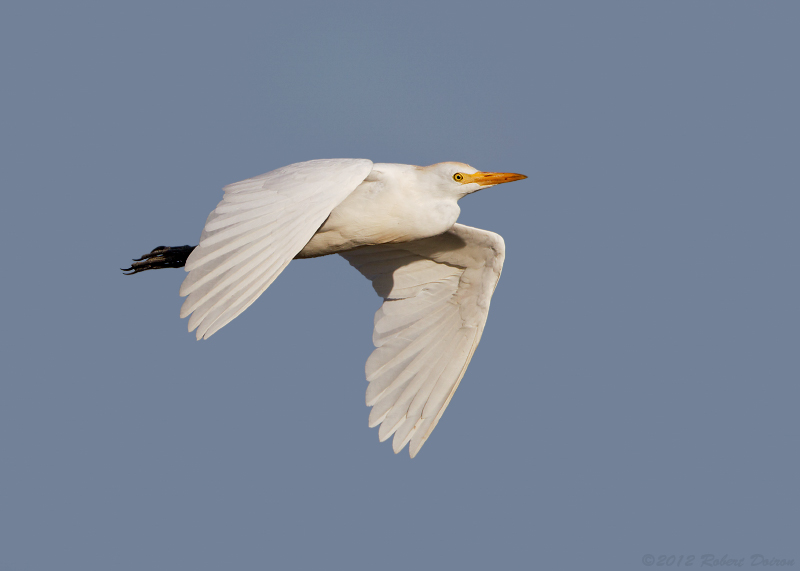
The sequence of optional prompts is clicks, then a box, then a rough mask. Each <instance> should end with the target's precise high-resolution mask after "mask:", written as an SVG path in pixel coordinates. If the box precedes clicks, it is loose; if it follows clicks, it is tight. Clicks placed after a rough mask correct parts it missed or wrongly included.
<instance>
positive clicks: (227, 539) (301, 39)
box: [0, 0, 800, 571]
mask: <svg viewBox="0 0 800 571" xmlns="http://www.w3.org/2000/svg"><path fill="white" fill-rule="evenodd" d="M274 4H276V3H268V2H258V3H256V2H253V3H239V2H226V3H216V4H210V3H206V2H192V3H189V2H183V3H179V2H149V1H144V2H136V3H131V2H129V3H100V2H68V3H64V2H58V3H56V2H42V3H31V2H26V3H22V2H15V3H8V2H7V3H4V5H3V8H1V9H0V61H2V70H3V71H2V83H3V87H2V107H1V109H2V125H0V145H2V146H1V147H0V151H2V164H3V167H2V169H0V181H2V187H1V188H2V192H3V196H4V205H5V206H4V214H5V215H4V216H3V219H4V220H3V224H2V225H0V231H2V235H3V243H4V244H5V249H4V253H3V280H2V284H3V285H2V291H3V298H4V299H5V301H6V303H5V306H4V311H3V314H4V319H3V322H4V327H3V328H2V333H0V335H2V347H3V350H2V353H3V365H2V369H3V375H2V377H3V380H2V383H0V461H1V462H2V465H1V466H0V474H1V478H2V481H1V482H0V569H3V570H6V569H8V570H9V571H18V570H20V571H21V570H37V571H38V570H51V569H59V570H73V569H75V570H82V571H88V570H102V571H109V570H137V571H138V570H141V569H148V570H151V571H157V570H161V569H163V570H175V569H192V570H194V571H204V570H218V569H265V568H275V569H329V568H341V569H344V568H347V569H376V568H380V569H382V570H393V569H408V568H417V569H431V568H447V569H489V568H494V569H512V568H513V569H539V568H542V569H559V568H560V569H644V568H645V565H644V563H643V557H644V556H645V555H647V554H651V555H653V556H654V557H658V556H659V555H667V556H668V555H676V557H677V556H680V555H684V556H685V557H688V556H691V555H693V556H695V557H696V558H697V559H696V560H695V564H694V566H695V567H699V565H700V559H699V558H700V557H701V556H702V555H704V554H713V555H715V556H716V557H718V558H719V557H722V556H723V555H727V556H728V557H729V558H739V557H745V558H746V561H745V565H749V563H750V559H749V558H750V557H751V555H754V554H757V553H760V554H763V555H765V556H767V557H778V558H787V559H788V558H794V559H795V562H796V563H795V565H800V543H798V541H797V538H798V537H800V516H799V515H798V514H800V509H798V508H800V494H799V493H798V485H797V482H800V461H799V460H798V439H799V438H800V421H799V420H798V403H799V402H800V388H798V381H800V356H799V355H800V351H799V350H798V349H800V347H799V342H800V328H798V323H799V322H800V303H798V292H800V270H799V269H798V244H800V229H799V228H798V223H797V219H798V214H799V213H800V171H799V170H798V159H799V158H800V137H799V136H798V133H800V109H799V108H798V101H800V76H798V72H797V70H798V67H797V65H798V64H797V58H798V54H799V53H800V34H798V25H800V4H797V3H796V2H768V3H766V2H739V1H732V0H730V1H724V2H712V1H709V2H638V1H627V2H618V1H609V2H595V1H585V2H555V1H553V2H506V1H494V2H485V3H475V2H461V3H456V2H425V3H422V2H404V3H393V4H392V3H374V2H362V3H355V2H345V3H339V4H337V3H329V2H318V3H303V2H295V3H291V5H289V4H290V3H284V4H285V5H284V6H275V5H274ZM326 157H364V158H369V159H372V160H373V161H376V162H378V161H380V162H401V163H412V164H421V165H427V164H431V163H436V162H440V161H445V160H456V161H462V162H467V163H470V164H472V165H474V166H475V167H477V168H480V169H483V170H496V171H511V172H522V173H525V174H527V175H528V176H529V178H528V179H527V180H525V181H522V182H517V183H514V184H510V185H503V186H502V187H497V188H494V189H491V190H487V191H485V192H481V193H478V194H476V195H472V196H469V197H467V198H466V199H464V200H463V201H462V202H461V206H462V216H461V219H460V221H461V222H463V223H466V224H470V225H474V226H478V227H480V228H486V229H490V230H493V231H496V232H498V233H500V234H501V235H502V236H503V237H504V238H505V240H506V246H507V258H506V264H505V268H504V272H503V277H502V279H501V280H500V283H499V286H498V288H497V291H496V293H495V296H494V299H493V302H492V311H491V314H490V316H489V321H488V324H487V327H486V331H485V334H484V336H483V341H482V343H481V345H480V347H479V348H478V350H477V352H476V353H475V358H474V359H473V361H472V364H471V366H470V368H469V370H468V372H467V375H466V377H465V378H464V381H463V382H462V383H461V386H460V388H459V390H458V392H457V393H456V395H455V397H454V399H453V401H452V403H451V404H450V407H449V408H448V410H447V412H446V414H445V415H444V417H443V419H442V421H441V422H440V423H439V425H438V427H437V429H436V431H435V432H434V433H433V436H432V437H431V439H430V440H429V441H428V443H427V444H426V445H425V447H424V448H423V450H422V451H421V453H420V454H419V456H418V457H417V458H416V459H414V460H413V461H412V460H409V458H408V456H407V453H406V452H405V451H404V452H403V453H402V454H400V455H398V456H395V455H394V454H393V453H392V451H391V446H390V445H389V444H387V443H384V444H379V443H378V436H377V429H369V428H368V427H367V416H368V412H369V409H367V408H366V406H365V405H364V391H365V388H366V381H365V380H364V361H365V360H366V358H367V356H368V355H369V353H370V351H371V348H372V346H371V342H370V339H371V325H372V315H373V312H374V311H375V310H376V309H377V307H378V306H379V300H378V298H377V297H376V296H375V295H374V293H373V291H372V289H371V287H370V284H369V283H368V282H367V281H366V280H365V279H364V278H363V277H362V276H361V275H359V274H358V273H357V272H355V271H354V270H353V269H352V268H350V267H349V265H348V264H347V263H346V262H345V261H344V260H342V259H341V258H339V257H330V258H324V259H318V260H309V261H299V262H294V263H292V264H290V266H289V267H288V269H287V270H286V271H285V272H284V274H283V275H281V277H280V278H279V279H278V281H277V282H275V284H274V285H273V286H271V287H270V289H269V290H268V291H267V292H266V294H265V295H263V296H262V297H261V298H260V299H259V300H258V301H257V302H256V303H255V304H254V305H253V306H252V307H251V308H250V309H248V310H247V311H246V312H245V313H244V314H242V315H241V316H240V317H239V318H237V319H236V320H235V321H234V322H232V323H231V324H230V325H228V326H227V327H226V328H225V329H223V330H222V331H221V332H220V333H218V334H217V335H215V336H214V337H213V338H212V339H211V340H210V341H207V342H197V341H195V339H194V336H193V335H190V334H188V333H187V332H186V322H185V321H181V320H180V319H179V318H178V310H179V307H180V304H181V299H180V298H179V297H178V286H179V284H180V282H181V280H182V278H183V275H184V274H183V272H182V271H179V270H173V271H163V272H150V273H146V274H142V275H137V276H134V277H124V276H122V274H121V272H120V271H119V270H118V268H120V267H122V266H124V265H126V264H127V263H128V261H129V259H130V258H132V257H134V256H137V255H140V254H142V253H144V252H146V251H148V250H149V249H150V248H152V247H154V246H157V245H159V244H167V245H181V244H186V243H191V244H194V243H196V242H197V239H198V237H199V234H200V230H201V228H202V226H203V222H204V220H205V218H206V216H207V214H208V212H209V211H210V210H211V209H212V208H213V207H214V205H215V204H216V203H217V201H218V200H219V199H220V196H221V190H220V189H221V187H222V186H224V185H225V184H227V183H230V182H234V181H237V180H241V179H243V178H247V177H250V176H254V175H257V174H260V173H263V172H266V171H269V170H272V169H274V168H277V167H279V166H282V165H285V164H289V163H292V162H297V161H303V160H308V159H314V158H326Z"/></svg>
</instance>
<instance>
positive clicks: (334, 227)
mask: <svg viewBox="0 0 800 571" xmlns="http://www.w3.org/2000/svg"><path fill="white" fill-rule="evenodd" d="M460 212H461V210H460V208H459V207H458V202H457V200H456V199H455V198H454V197H449V196H441V197H440V196H431V195H429V194H426V193H425V192H421V191H413V190H412V191H409V190H408V189H396V188H392V187H387V186H386V185H385V184H383V183H382V182H380V181H377V182H364V183H362V184H361V185H359V186H358V187H357V188H356V189H355V190H354V191H353V192H352V193H351V194H350V196H348V197H347V198H346V199H345V200H344V201H343V202H342V203H341V204H339V206H337V207H336V208H334V209H333V211H332V212H331V214H330V216H328V219H327V220H326V221H325V223H324V224H323V225H322V226H321V227H320V228H319V230H317V232H316V234H314V236H313V237H312V238H311V240H310V241H309V242H308V244H306V246H305V247H304V248H303V250H301V252H300V253H299V254H298V255H297V257H298V258H312V257H317V256H325V255H327V254H334V253H336V252H343V251H346V250H352V249H353V248H358V247H360V246H368V245H375V244H387V243H397V242H411V241H413V240H420V239H422V238H429V237H431V236H437V235H439V234H442V233H444V232H447V230H449V229H450V228H451V227H452V226H453V224H455V223H456V220H458V215H459V214H460Z"/></svg>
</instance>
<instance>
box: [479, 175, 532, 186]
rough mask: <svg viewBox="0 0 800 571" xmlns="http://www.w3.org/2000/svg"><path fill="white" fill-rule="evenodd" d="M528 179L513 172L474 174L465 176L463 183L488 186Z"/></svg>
mask: <svg viewBox="0 0 800 571" xmlns="http://www.w3.org/2000/svg"><path fill="white" fill-rule="evenodd" d="M523 178H528V177H527V176H525V175H524V174H516V173H513V172H476V173H475V174H465V175H464V182H465V183H470V182H476V183H478V184H479V185H481V186H488V185H492V184H502V183H504V182H514V181H515V180H522V179H523Z"/></svg>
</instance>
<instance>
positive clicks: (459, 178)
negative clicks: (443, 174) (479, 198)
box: [453, 172, 464, 182]
mask: <svg viewBox="0 0 800 571" xmlns="http://www.w3.org/2000/svg"><path fill="white" fill-rule="evenodd" d="M453 180H455V181H456V182H461V181H462V180H464V175H463V174H461V173H460V172H457V173H456V174H454V175H453Z"/></svg>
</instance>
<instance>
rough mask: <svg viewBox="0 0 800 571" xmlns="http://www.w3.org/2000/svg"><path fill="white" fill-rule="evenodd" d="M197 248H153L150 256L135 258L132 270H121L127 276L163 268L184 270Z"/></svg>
mask: <svg viewBox="0 0 800 571" xmlns="http://www.w3.org/2000/svg"><path fill="white" fill-rule="evenodd" d="M195 248H196V246H188V245H187V246H174V247H172V248H170V247H169V246H159V247H158V248H153V250H152V251H151V252H150V253H149V254H145V255H144V256H142V257H141V258H134V260H133V263H132V264H131V267H130V268H121V269H122V271H123V272H125V275H126V276H130V275H133V274H138V273H139V272H143V271H145V270H160V269H161V268H182V267H183V266H185V265H186V258H188V257H189V254H191V253H192V250H194V249H195Z"/></svg>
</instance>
